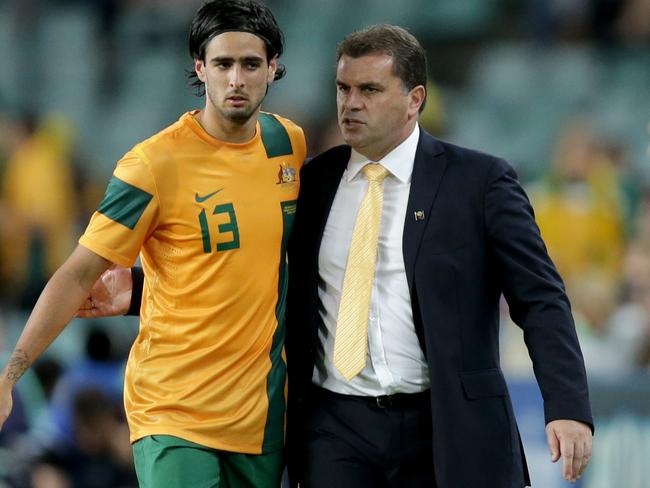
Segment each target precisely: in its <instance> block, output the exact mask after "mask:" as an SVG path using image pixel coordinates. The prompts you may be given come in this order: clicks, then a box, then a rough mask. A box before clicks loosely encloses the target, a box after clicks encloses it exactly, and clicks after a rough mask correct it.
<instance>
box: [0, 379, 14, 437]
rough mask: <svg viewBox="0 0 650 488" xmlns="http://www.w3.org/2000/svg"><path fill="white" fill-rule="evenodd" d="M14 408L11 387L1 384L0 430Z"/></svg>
mask: <svg viewBox="0 0 650 488" xmlns="http://www.w3.org/2000/svg"><path fill="white" fill-rule="evenodd" d="M12 408H13V399H12V398H11V387H9V386H8V387H5V386H4V385H2V386H0V430H2V426H3V425H4V424H5V422H6V421H7V419H8V418H9V414H10V413H11V409H12Z"/></svg>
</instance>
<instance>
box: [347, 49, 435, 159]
mask: <svg viewBox="0 0 650 488" xmlns="http://www.w3.org/2000/svg"><path fill="white" fill-rule="evenodd" d="M423 98H424V88H423V87H421V86H420V87H415V88H413V89H412V90H411V91H408V90H406V88H404V84H403V83H402V80H400V79H399V78H398V77H397V76H395V74H393V58H392V56H389V55H387V54H377V53H376V54H369V55H366V56H361V57H359V58H351V57H349V56H341V59H340V60H339V63H338V66H337V69H336V105H337V108H338V119H339V127H340V128H341V133H342V134H343V138H344V139H345V141H346V142H347V143H348V144H349V145H350V146H352V147H353V148H354V149H355V150H356V151H358V152H359V153H361V154H363V155H364V156H366V157H367V158H369V159H371V160H373V161H377V160H379V159H381V158H382V157H384V156H385V155H386V154H388V153H389V152H390V151H391V150H393V149H394V148H395V147H397V146H398V145H399V144H400V143H401V142H402V141H403V140H404V139H406V137H408V135H409V134H410V132H411V131H412V130H413V127H414V126H415V123H416V122H417V114H418V109H419V108H420V105H421V104H422V100H423Z"/></svg>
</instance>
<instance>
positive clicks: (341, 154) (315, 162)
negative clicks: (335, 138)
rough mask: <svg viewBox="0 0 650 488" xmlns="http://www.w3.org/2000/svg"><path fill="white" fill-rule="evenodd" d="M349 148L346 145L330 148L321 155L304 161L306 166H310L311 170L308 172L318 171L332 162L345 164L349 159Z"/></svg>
mask: <svg viewBox="0 0 650 488" xmlns="http://www.w3.org/2000/svg"><path fill="white" fill-rule="evenodd" d="M350 153H351V148H350V146H348V145H346V144H342V145H340V146H334V147H331V148H329V149H327V150H325V151H323V152H322V153H320V154H318V155H316V156H314V157H313V158H310V159H308V160H307V161H306V166H310V167H311V168H312V169H311V170H310V171H317V168H318V169H323V168H324V167H326V165H328V164H331V163H332V162H334V161H345V163H346V164H347V162H348V160H349V159H350Z"/></svg>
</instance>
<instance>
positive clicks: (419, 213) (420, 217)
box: [413, 210, 424, 222]
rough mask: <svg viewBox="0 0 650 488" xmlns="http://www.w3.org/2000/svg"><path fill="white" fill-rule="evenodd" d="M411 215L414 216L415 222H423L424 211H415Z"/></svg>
mask: <svg viewBox="0 0 650 488" xmlns="http://www.w3.org/2000/svg"><path fill="white" fill-rule="evenodd" d="M413 213H414V214H415V220H416V222H417V221H419V220H424V210H416V211H415V212H413Z"/></svg>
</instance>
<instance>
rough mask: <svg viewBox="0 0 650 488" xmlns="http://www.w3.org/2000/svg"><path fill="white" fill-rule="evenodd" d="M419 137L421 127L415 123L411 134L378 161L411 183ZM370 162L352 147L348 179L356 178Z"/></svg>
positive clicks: (403, 181) (399, 177)
mask: <svg viewBox="0 0 650 488" xmlns="http://www.w3.org/2000/svg"><path fill="white" fill-rule="evenodd" d="M419 138H420V127H419V125H418V124H415V128H414V129H413V132H411V135H409V136H408V137H407V138H406V139H405V140H404V141H403V142H402V143H401V144H400V145H399V146H397V147H396V148H395V149H393V150H392V151H391V152H389V153H388V154H386V156H384V157H383V158H382V159H380V160H379V161H376V162H377V163H379V164H381V165H382V166H383V167H384V168H386V169H387V170H388V171H389V172H390V174H392V175H393V176H395V177H396V178H397V179H398V180H400V181H401V182H402V183H410V181H411V174H412V173H413V163H414V161H415V152H416V150H417V147H418V140H419ZM368 162H370V160H369V159H368V158H367V157H365V156H364V155H362V154H360V153H358V152H357V151H355V150H354V149H352V153H351V154H350V160H349V161H348V167H347V181H348V182H350V181H352V180H353V179H354V178H356V176H357V175H358V174H359V172H360V171H361V169H362V168H363V167H364V166H365V165H366V164H367V163H368Z"/></svg>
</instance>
